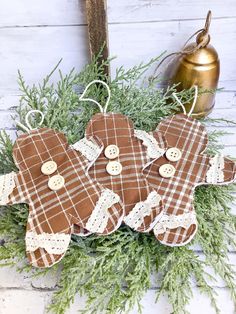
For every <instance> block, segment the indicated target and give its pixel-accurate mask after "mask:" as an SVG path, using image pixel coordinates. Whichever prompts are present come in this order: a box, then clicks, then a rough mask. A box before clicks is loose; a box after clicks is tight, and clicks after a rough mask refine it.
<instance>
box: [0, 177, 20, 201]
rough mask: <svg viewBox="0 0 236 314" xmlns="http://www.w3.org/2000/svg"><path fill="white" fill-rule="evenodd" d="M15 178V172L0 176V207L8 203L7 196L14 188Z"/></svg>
mask: <svg viewBox="0 0 236 314" xmlns="http://www.w3.org/2000/svg"><path fill="white" fill-rule="evenodd" d="M15 177H16V173H15V172H11V173H8V174H5V175H2V176H0V205H6V204H7V203H8V202H9V195H10V194H11V193H12V192H13V190H14V188H15V186H16V183H15Z"/></svg>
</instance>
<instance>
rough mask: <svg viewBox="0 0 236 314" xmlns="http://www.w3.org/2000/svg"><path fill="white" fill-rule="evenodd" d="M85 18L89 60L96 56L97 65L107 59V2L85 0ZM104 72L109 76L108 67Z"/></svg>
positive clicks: (103, 0)
mask: <svg viewBox="0 0 236 314" xmlns="http://www.w3.org/2000/svg"><path fill="white" fill-rule="evenodd" d="M86 16H87V25H88V38H89V51H90V56H91V59H92V58H94V57H96V56H97V55H98V54H99V55H100V57H99V58H98V62H99V64H101V65H102V64H103V61H104V60H107V59H108V57H109V47H108V45H109V43H108V27H107V1H106V0H86ZM101 47H103V48H102V51H101ZM103 68H104V72H105V73H106V74H107V75H109V74H110V69H109V66H104V67H103Z"/></svg>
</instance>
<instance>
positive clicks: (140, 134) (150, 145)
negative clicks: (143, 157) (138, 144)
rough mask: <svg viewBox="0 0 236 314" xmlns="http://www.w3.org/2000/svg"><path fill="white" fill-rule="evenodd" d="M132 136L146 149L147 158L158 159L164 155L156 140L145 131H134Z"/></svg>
mask: <svg viewBox="0 0 236 314" xmlns="http://www.w3.org/2000/svg"><path fill="white" fill-rule="evenodd" d="M134 136H136V137H137V138H138V139H140V140H141V141H143V145H145V146H146V147H147V155H148V157H150V158H159V157H161V156H163V155H164V153H165V150H164V149H162V148H160V146H159V145H158V142H157V140H156V139H155V138H154V137H153V136H152V135H150V134H148V133H147V132H146V131H142V130H134Z"/></svg>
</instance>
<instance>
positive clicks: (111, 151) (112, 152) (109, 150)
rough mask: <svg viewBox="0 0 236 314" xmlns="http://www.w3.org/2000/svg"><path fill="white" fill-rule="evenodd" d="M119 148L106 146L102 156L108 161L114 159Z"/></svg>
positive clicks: (117, 154)
mask: <svg viewBox="0 0 236 314" xmlns="http://www.w3.org/2000/svg"><path fill="white" fill-rule="evenodd" d="M119 152H120V150H119V147H118V146H116V145H108V146H107V147H106V148H105V151H104V155H105V156H106V157H107V158H108V159H115V158H117V157H118V156H119Z"/></svg>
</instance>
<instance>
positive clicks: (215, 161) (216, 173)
mask: <svg viewBox="0 0 236 314" xmlns="http://www.w3.org/2000/svg"><path fill="white" fill-rule="evenodd" d="M209 163H210V165H211V166H210V168H209V170H208V171H207V174H206V182H207V183H212V184H216V183H218V182H223V181H224V170H223V169H224V157H223V156H222V155H221V154H216V155H215V156H214V157H212V158H211V159H210V161H209Z"/></svg>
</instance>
